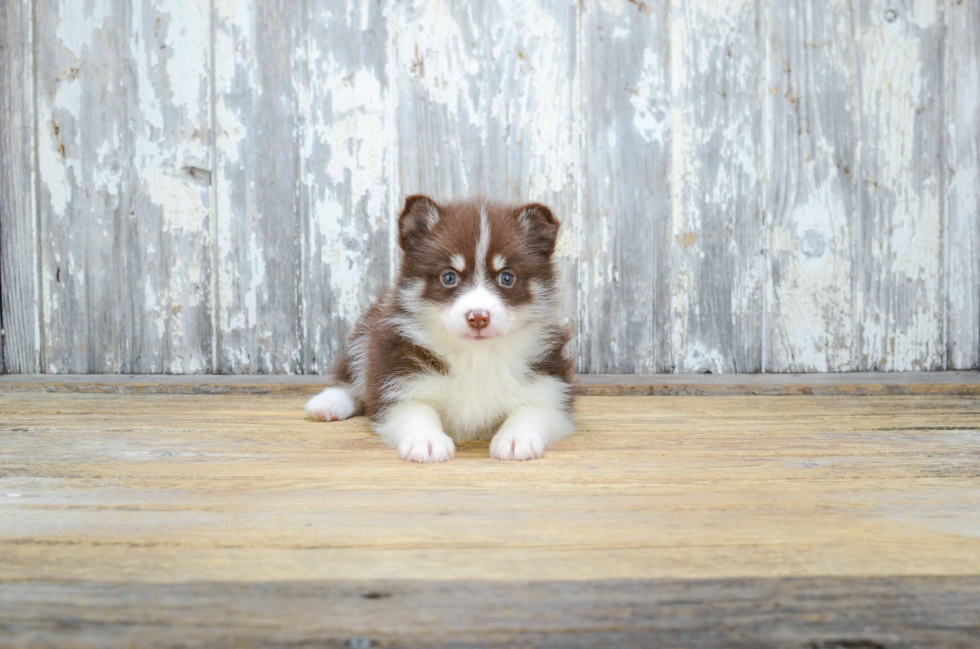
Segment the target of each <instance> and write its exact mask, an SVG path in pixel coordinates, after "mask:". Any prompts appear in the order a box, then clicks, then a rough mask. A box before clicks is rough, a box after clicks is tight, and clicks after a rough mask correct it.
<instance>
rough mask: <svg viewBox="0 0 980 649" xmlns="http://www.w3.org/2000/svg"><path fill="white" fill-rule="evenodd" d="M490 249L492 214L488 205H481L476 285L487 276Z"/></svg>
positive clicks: (477, 241) (477, 242) (477, 243)
mask: <svg viewBox="0 0 980 649" xmlns="http://www.w3.org/2000/svg"><path fill="white" fill-rule="evenodd" d="M489 250H490V215H489V214H488V213H487V206H486V204H483V205H481V206H480V238H479V239H477V240H476V274H475V275H474V277H475V278H476V286H479V285H481V284H483V282H484V281H486V278H487V252H488V251H489Z"/></svg>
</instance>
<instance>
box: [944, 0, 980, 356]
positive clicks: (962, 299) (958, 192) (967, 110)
mask: <svg viewBox="0 0 980 649" xmlns="http://www.w3.org/2000/svg"><path fill="white" fill-rule="evenodd" d="M945 9H946V12H945V21H946V42H945V57H944V62H945V69H944V71H943V79H944V82H945V88H944V97H945V111H946V115H945V120H946V122H945V125H944V128H945V134H946V166H947V177H946V187H945V188H944V189H945V191H946V228H947V232H946V236H945V241H946V245H947V250H946V259H947V262H946V264H947V265H946V299H947V305H946V309H947V323H946V327H947V331H948V332H949V335H948V339H947V350H946V354H947V356H946V359H947V369H951V370H966V369H973V368H978V367H980V3H978V2H975V1H971V0H948V2H947V3H946V7H945Z"/></svg>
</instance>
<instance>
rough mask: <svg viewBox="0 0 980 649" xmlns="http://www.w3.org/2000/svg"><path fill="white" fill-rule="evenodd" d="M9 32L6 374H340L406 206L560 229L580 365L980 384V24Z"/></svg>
mask: <svg viewBox="0 0 980 649" xmlns="http://www.w3.org/2000/svg"><path fill="white" fill-rule="evenodd" d="M3 11H4V21H3V22H4V30H3V31H2V32H0V36H2V40H0V48H2V50H3V54H2V56H3V62H4V63H3V65H4V71H3V73H2V74H3V75H4V77H3V83H4V84H5V85H4V88H5V91H4V93H3V102H4V103H3V111H4V112H3V121H2V127H0V128H2V129H3V134H2V138H0V139H2V144H0V147H2V148H0V156H2V165H0V166H2V172H0V175H2V179H3V180H2V189H0V191H2V192H3V194H2V196H3V202H2V203H0V293H2V295H0V310H2V311H0V312H2V324H3V336H2V340H3V342H2V345H0V346H2V350H3V359H4V360H3V364H4V366H3V367H2V368H0V369H3V371H7V372H39V371H40V372H50V373H85V372H137V373H181V374H193V373H203V372H215V373H261V374H269V373H284V374H300V373H323V372H325V371H326V370H327V368H328V367H329V365H330V363H331V361H332V360H333V358H334V357H335V356H336V354H337V352H338V350H339V347H340V345H341V343H342V341H343V339H344V337H345V336H346V334H347V332H348V331H349V330H350V327H351V325H352V324H353V322H354V321H355V320H356V318H357V316H358V315H359V313H361V312H362V311H363V309H364V308H365V307H366V306H367V305H369V304H370V303H371V301H372V300H375V299H377V297H378V295H379V293H380V291H381V289H382V287H383V286H384V285H385V284H386V283H387V282H389V281H390V280H391V279H392V277H393V275H394V273H395V270H396V268H397V264H398V261H399V259H398V258H399V251H398V249H397V246H396V245H394V240H395V239H394V228H393V223H394V220H395V216H396V214H397V212H398V208H399V207H400V203H401V201H402V200H403V199H404V196H405V195H406V194H411V193H414V192H426V193H430V194H432V195H433V196H437V197H440V198H450V197H455V196H461V195H470V194H480V193H482V194H486V195H487V196H489V197H493V198H498V199H502V200H511V201H525V200H536V201H542V202H545V203H548V204H549V205H551V206H552V207H553V208H554V209H555V212H556V214H558V216H559V217H560V218H561V220H562V221H563V232H562V236H561V238H560V240H559V244H558V250H557V253H558V261H559V265H560V266H561V270H562V274H563V281H562V284H561V287H562V293H563V297H564V300H565V306H566V310H565V320H566V324H567V325H568V326H569V327H570V328H571V329H572V330H573V331H574V332H575V334H576V338H575V340H574V341H573V343H572V344H571V345H570V347H569V350H570V352H571V353H572V354H573V355H575V356H576V357H577V359H578V364H579V368H578V369H579V371H582V372H590V373H601V372H612V373H622V372H637V373H651V372H679V373H689V372H705V371H710V372H713V373H720V372H726V373H731V372H757V371H767V372H797V371H806V372H814V371H817V372H824V371H856V370H857V371H869V370H886V371H920V370H943V369H975V368H977V367H980V192H978V190H977V187H980V162H978V155H980V154H978V144H977V143H978V141H980V138H978V132H980V109H978V106H980V100H978V99H977V97H978V96H980V73H978V72H977V70H978V60H980V53H978V52H980V30H978V28H977V24H978V15H977V12H978V11H980V9H978V7H977V3H976V2H975V1H972V0H971V1H966V2H960V1H959V0H923V1H922V2H911V1H903V2H894V1H892V0H855V1H854V2H850V1H845V0H819V1H814V2H803V1H802V0H799V1H797V0H788V1H786V2H776V1H775V0H758V1H757V0H739V1H737V2H729V3H718V2H712V1H711V0H697V1H695V2H679V3H663V2H661V3H653V2H649V1H647V2H639V1H630V2H627V1H626V0H599V1H596V2H589V3H581V2H577V1H575V0H534V1H533V2H516V1H515V0H493V1H491V2H483V3H472V2H470V3H467V2H459V1H458V0H452V1H447V2H437V1H435V0H405V1H403V2H391V3H379V2H376V1H372V0H343V2H332V3H322V2H320V3H318V2H304V3H298V4H297V3H284V2H281V1H280V0H244V1H242V2H229V1H228V0H215V1H214V2H212V3H210V4H208V3H197V4H181V3H176V4H175V3H173V2H171V1H170V0H90V1H87V2H63V1H61V0H57V1H56V0H10V1H9V2H6V3H5V4H4V6H3ZM8 87H9V88H8ZM8 90H9V91H8ZM35 314H37V315H35Z"/></svg>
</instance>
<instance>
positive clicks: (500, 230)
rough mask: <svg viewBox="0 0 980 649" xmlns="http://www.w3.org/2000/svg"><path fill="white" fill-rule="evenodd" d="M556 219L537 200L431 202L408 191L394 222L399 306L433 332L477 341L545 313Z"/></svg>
mask: <svg viewBox="0 0 980 649" xmlns="http://www.w3.org/2000/svg"><path fill="white" fill-rule="evenodd" d="M557 236H558V221H557V220H556V219H555V217H554V215H553V214H552V213H551V210H549V209H548V208H547V207H545V206H544V205H541V204H538V203H530V204H528V205H523V206H520V207H512V206H505V205H498V204H494V203H487V202H465V203H450V204H446V205H438V204H437V203H436V202H435V201H433V200H432V199H430V198H428V197H427V196H410V197H409V198H408V199H407V200H406V201H405V208H404V209H403V210H402V213H401V216H400V217H399V221H398V240H399V244H400V245H401V248H402V250H403V251H404V253H405V254H404V257H403V261H402V269H401V287H402V288H401V298H400V299H401V301H402V306H403V308H405V309H406V310H408V311H409V312H411V313H414V314H415V315H417V316H420V317H422V318H423V319H424V320H425V325H426V328H427V329H429V330H430V331H432V330H433V329H434V330H435V332H434V333H436V334H440V335H448V336H449V337H451V338H453V339H456V340H462V341H466V342H471V343H473V344H480V343H481V342H482V341H486V340H490V339H494V338H499V337H501V336H506V335H507V334H509V333H511V332H513V331H515V330H518V329H520V328H522V327H523V326H525V325H527V324H530V323H532V322H533V321H534V319H535V318H538V319H540V318H541V317H543V316H546V315H548V313H547V310H548V309H550V306H551V303H552V299H553V294H554V292H555V291H554V283H555V272H554V267H553V265H552V262H551V256H552V253H553V252H554V249H555V240H556V238H557Z"/></svg>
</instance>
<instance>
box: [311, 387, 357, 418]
mask: <svg viewBox="0 0 980 649" xmlns="http://www.w3.org/2000/svg"><path fill="white" fill-rule="evenodd" d="M305 410H306V416H307V417H309V418H310V419H316V420H317V421H342V420H344V419H349V418H351V417H353V416H354V413H355V412H356V411H357V404H356V403H354V399H352V398H351V396H350V393H349V392H348V391H347V390H345V389H344V388H327V389H326V390H324V391H323V392H321V393H320V394H318V395H316V396H315V397H313V398H312V399H310V400H309V401H307V402H306V408H305Z"/></svg>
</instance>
